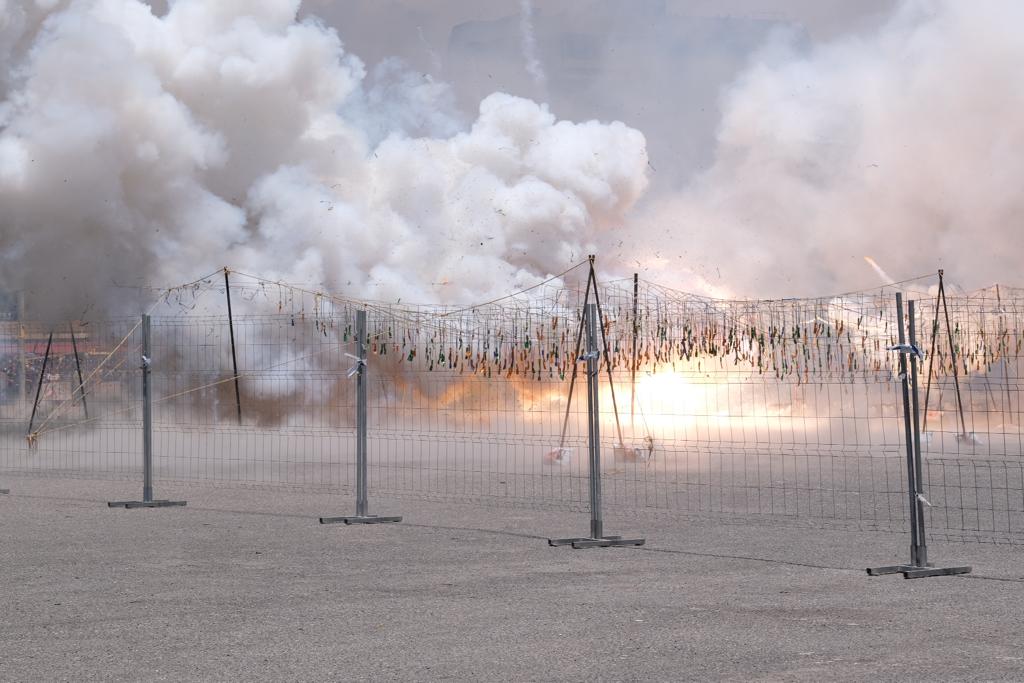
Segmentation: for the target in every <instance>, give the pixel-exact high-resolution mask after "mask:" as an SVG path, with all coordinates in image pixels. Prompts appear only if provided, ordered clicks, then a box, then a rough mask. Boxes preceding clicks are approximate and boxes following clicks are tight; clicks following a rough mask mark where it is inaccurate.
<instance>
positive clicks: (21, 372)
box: [18, 291, 28, 405]
mask: <svg viewBox="0 0 1024 683" xmlns="http://www.w3.org/2000/svg"><path fill="white" fill-rule="evenodd" d="M25 363H26V360H25V292H24V291H20V292H18V401H19V402H20V403H21V405H25V399H26V398H28V387H27V386H26V383H27V379H28V372H27V370H26V365H25Z"/></svg>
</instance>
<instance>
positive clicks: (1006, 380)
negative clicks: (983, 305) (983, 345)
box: [996, 285, 1013, 423]
mask: <svg viewBox="0 0 1024 683" xmlns="http://www.w3.org/2000/svg"><path fill="white" fill-rule="evenodd" d="M996 304H997V305H998V306H999V336H1000V337H1002V336H1003V335H1004V334H1005V333H1006V318H1004V317H1003V299H1002V297H1001V296H999V285H996ZM1003 386H1004V387H1005V388H1006V416H1004V419H1003V422H1004V423H1005V421H1006V417H1010V418H1011V419H1012V416H1013V400H1012V398H1011V396H1010V368H1009V366H1008V365H1007V364H1006V351H1005V350H1004V351H1003Z"/></svg>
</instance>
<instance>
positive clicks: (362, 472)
mask: <svg viewBox="0 0 1024 683" xmlns="http://www.w3.org/2000/svg"><path fill="white" fill-rule="evenodd" d="M367 342H368V337H367V335H366V311H365V310H361V311H356V343H357V344H358V346H357V349H358V354H359V355H358V357H357V360H356V363H357V365H356V372H355V375H356V514H355V516H352V517H321V518H320V523H321V524H334V523H336V522H343V523H345V524H382V523H387V522H401V521H402V518H401V516H389V517H383V516H380V515H371V514H370V513H369V509H370V506H369V503H368V495H367V491H368V489H369V486H368V484H367V476H366V471H367V432H368V431H369V428H368V426H367V415H368V412H369V410H368V407H367V398H366V389H367V383H366V355H367ZM346 355H348V354H346ZM351 376H352V375H351V373H350V374H349V377H351Z"/></svg>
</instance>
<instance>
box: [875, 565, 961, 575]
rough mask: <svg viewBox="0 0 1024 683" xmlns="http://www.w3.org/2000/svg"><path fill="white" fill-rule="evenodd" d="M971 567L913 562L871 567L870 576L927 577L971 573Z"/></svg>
mask: <svg viewBox="0 0 1024 683" xmlns="http://www.w3.org/2000/svg"><path fill="white" fill-rule="evenodd" d="M970 573H971V568H970V567H917V566H915V565H912V564H896V565H891V566H888V567H869V568H868V576H884V575H885V574H903V578H904V579H925V578H928V577H929V576H953V575H955V574H970Z"/></svg>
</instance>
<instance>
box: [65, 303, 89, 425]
mask: <svg viewBox="0 0 1024 683" xmlns="http://www.w3.org/2000/svg"><path fill="white" fill-rule="evenodd" d="M68 330H69V331H70V332H71V350H72V351H74V353H75V370H76V371H77V372H78V391H81V392H82V411H83V412H84V413H85V419H86V420H88V419H89V404H88V403H86V400H85V380H83V379H82V361H81V359H80V358H79V356H78V341H77V340H76V339H75V326H74V324H73V323H68ZM71 395H72V397H74V392H72V394H71Z"/></svg>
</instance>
